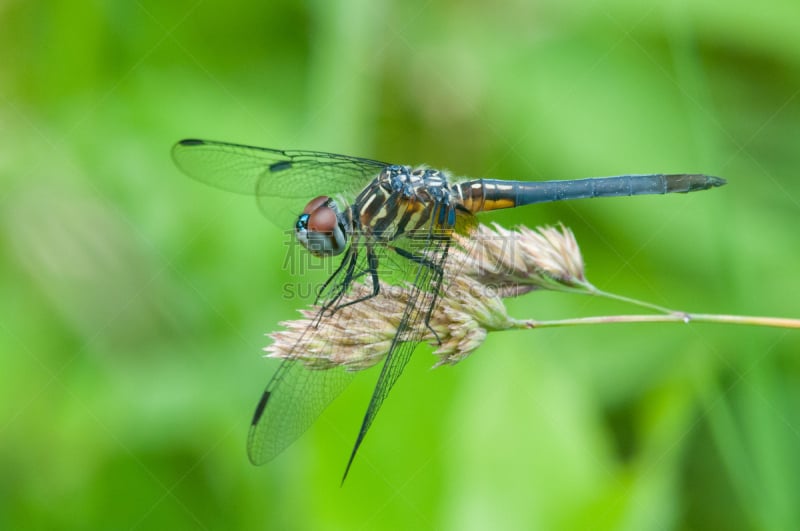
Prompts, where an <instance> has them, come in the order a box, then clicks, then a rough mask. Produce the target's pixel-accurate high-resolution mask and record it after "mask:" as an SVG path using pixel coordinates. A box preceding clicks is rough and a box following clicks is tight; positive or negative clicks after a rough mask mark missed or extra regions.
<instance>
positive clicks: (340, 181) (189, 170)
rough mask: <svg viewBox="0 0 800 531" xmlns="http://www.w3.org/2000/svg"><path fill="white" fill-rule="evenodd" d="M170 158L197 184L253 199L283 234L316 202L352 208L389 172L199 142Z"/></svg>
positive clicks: (319, 156) (349, 161)
mask: <svg viewBox="0 0 800 531" xmlns="http://www.w3.org/2000/svg"><path fill="white" fill-rule="evenodd" d="M172 158H173V160H174V161H175V164H176V165H177V166H178V168H180V169H181V171H183V172H184V173H185V174H187V175H188V176H190V177H192V178H193V179H196V180H198V181H201V182H203V183H206V184H209V185H211V186H214V187H217V188H221V189H223V190H227V191H229V192H236V193H239V194H248V195H255V196H256V198H257V200H258V204H259V207H260V208H261V211H262V212H263V214H264V216H266V217H267V219H269V220H270V221H272V222H273V223H275V224H276V225H277V226H278V227H279V228H281V229H290V228H292V227H293V226H294V223H295V221H296V220H297V216H298V215H299V214H300V213H301V212H302V211H303V208H305V206H306V204H307V203H308V202H309V201H310V200H311V199H313V198H314V197H317V196H320V195H327V196H331V197H333V198H335V199H343V200H345V201H346V202H348V204H349V202H351V201H352V200H353V198H355V196H356V195H358V193H359V192H361V190H362V189H364V187H365V186H366V185H367V184H369V182H370V181H372V179H374V178H375V177H377V176H378V174H379V173H380V171H381V170H382V169H383V168H384V167H385V166H387V164H386V163H383V162H379V161H376V160H370V159H362V158H358V157H350V156H347V155H336V154H333V153H323V152H319V151H297V150H286V151H284V150H277V149H268V148H260V147H253V146H243V145H239V144H230V143H227V142H215V141H210V140H196V139H187V140H181V141H180V142H178V143H177V144H175V146H174V147H173V148H172ZM339 206H340V207H341V208H344V207H345V205H341V204H340V205H339Z"/></svg>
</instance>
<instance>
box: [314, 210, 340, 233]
mask: <svg viewBox="0 0 800 531" xmlns="http://www.w3.org/2000/svg"><path fill="white" fill-rule="evenodd" d="M337 223H338V220H337V219H336V212H334V211H333V209H332V208H330V207H328V206H320V207H318V208H317V209H316V210H314V211H312V212H310V213H309V216H308V230H310V231H312V232H323V233H330V232H332V231H333V229H335V228H336V224H337Z"/></svg>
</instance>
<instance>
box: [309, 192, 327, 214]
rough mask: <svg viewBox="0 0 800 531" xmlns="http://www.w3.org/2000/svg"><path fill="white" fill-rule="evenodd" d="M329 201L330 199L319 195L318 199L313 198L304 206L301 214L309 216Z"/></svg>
mask: <svg viewBox="0 0 800 531" xmlns="http://www.w3.org/2000/svg"><path fill="white" fill-rule="evenodd" d="M330 200H331V198H330V197H328V196H327V195H321V196H319V197H315V198H314V199H312V200H311V201H309V202H308V204H307V205H306V208H304V209H303V214H311V213H312V212H314V211H315V210H316V209H318V208H319V207H321V206H323V205H325V204H327V203H328V201H330Z"/></svg>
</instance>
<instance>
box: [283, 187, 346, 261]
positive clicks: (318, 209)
mask: <svg viewBox="0 0 800 531" xmlns="http://www.w3.org/2000/svg"><path fill="white" fill-rule="evenodd" d="M341 218H342V216H340V214H339V207H338V206H337V205H336V202H335V201H334V200H333V199H331V198H330V197H328V196H325V195H321V196H319V197H315V198H314V199H312V200H311V201H309V203H308V204H307V205H306V208H305V209H304V210H303V213H302V214H300V217H299V218H298V219H297V223H295V226H294V232H295V234H296V235H297V239H298V240H299V241H300V243H302V244H303V247H305V248H306V249H308V251H309V252H310V253H311V254H313V255H315V256H335V255H337V254H340V253H341V252H342V251H344V249H345V247H346V246H347V231H346V230H345V227H344V223H343V220H342V219H341Z"/></svg>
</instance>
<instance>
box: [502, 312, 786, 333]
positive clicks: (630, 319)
mask: <svg viewBox="0 0 800 531" xmlns="http://www.w3.org/2000/svg"><path fill="white" fill-rule="evenodd" d="M691 322H695V323H721V324H739V325H751V326H772V327H776V328H800V319H787V318H781V317H754V316H747V315H720V314H712V313H683V312H670V313H668V314H664V315H606V316H601V317H580V318H576V319H557V320H552V321H537V320H535V319H528V320H518V321H515V322H514V328H520V329H524V328H554V327H557V326H577V325H593V324H609V323H685V324H688V323H691Z"/></svg>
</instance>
